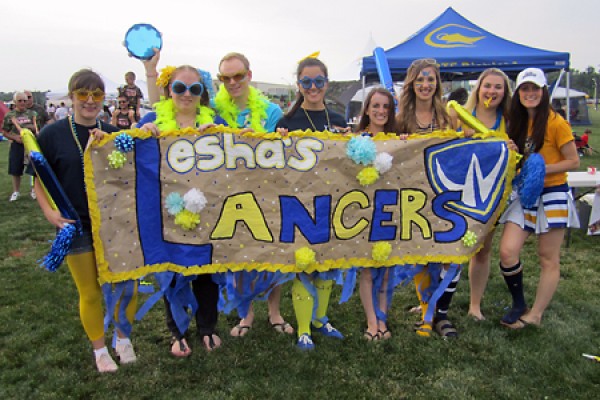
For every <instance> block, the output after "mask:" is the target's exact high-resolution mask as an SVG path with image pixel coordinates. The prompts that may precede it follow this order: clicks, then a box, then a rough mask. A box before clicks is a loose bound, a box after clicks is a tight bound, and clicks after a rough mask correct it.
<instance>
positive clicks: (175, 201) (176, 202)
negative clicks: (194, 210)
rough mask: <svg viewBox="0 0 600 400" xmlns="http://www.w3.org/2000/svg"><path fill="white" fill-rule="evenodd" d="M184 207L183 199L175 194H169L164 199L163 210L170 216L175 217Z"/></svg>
mask: <svg viewBox="0 0 600 400" xmlns="http://www.w3.org/2000/svg"><path fill="white" fill-rule="evenodd" d="M184 207H185V202H184V201H183V197H182V196H181V195H180V194H179V193H177V192H171V193H169V195H168V196H167V198H166V199H165V208H166V209H167V212H168V213H169V214H171V215H177V214H179V213H180V212H181V211H183V208H184Z"/></svg>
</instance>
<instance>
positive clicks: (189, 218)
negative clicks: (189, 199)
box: [175, 209, 200, 231]
mask: <svg viewBox="0 0 600 400" xmlns="http://www.w3.org/2000/svg"><path fill="white" fill-rule="evenodd" d="M199 223H200V214H196V213H193V212H191V211H188V210H185V209H184V210H183V211H180V212H178V213H177V215H176V216H175V224H176V225H179V226H180V227H182V228H183V229H185V230H186V231H191V230H192V229H195V228H196V226H198V224H199Z"/></svg>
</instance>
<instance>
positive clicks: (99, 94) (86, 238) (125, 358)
mask: <svg viewBox="0 0 600 400" xmlns="http://www.w3.org/2000/svg"><path fill="white" fill-rule="evenodd" d="M68 88H69V97H70V98H71V100H72V102H73V116H72V117H69V118H65V119H62V120H59V121H57V122H55V123H54V124H50V125H47V126H46V127H44V128H43V129H42V131H41V132H40V136H39V140H38V141H39V146H40V149H41V150H42V152H43V154H44V156H45V158H46V160H47V162H48V164H49V166H50V167H51V168H52V170H53V171H54V173H55V175H56V177H57V178H58V180H59V183H60V184H61V186H62V188H63V190H64V191H65V193H66V195H67V196H68V198H69V200H70V201H71V203H72V204H73V206H74V207H75V210H76V211H77V214H78V215H79V218H80V220H81V223H82V225H83V235H82V236H79V237H77V238H76V239H75V240H74V241H73V244H72V246H71V249H70V252H69V254H68V255H67V257H66V261H67V265H68V267H69V271H70V272H71V275H72V277H73V280H74V281H75V285H76V287H77V291H78V294H79V312H80V318H81V322H82V325H83V328H84V330H85V332H86V334H87V336H88V339H89V340H90V342H91V343H92V347H93V349H94V354H95V359H96V367H97V368H98V371H99V372H114V371H116V370H117V369H118V367H117V365H116V363H115V362H114V360H113V359H112V357H111V356H110V354H109V353H108V350H107V348H106V345H105V339H104V313H103V307H102V300H103V296H102V290H101V287H100V285H99V283H98V271H97V267H96V259H95V256H94V248H93V244H92V233H91V221H90V216H89V210H88V202H87V194H86V188H85V183H84V173H83V150H84V149H85V147H86V145H87V143H88V140H90V139H92V140H93V138H97V139H99V138H101V137H102V136H103V135H104V132H109V133H110V132H116V131H118V129H117V128H116V127H114V126H112V125H109V124H105V123H103V122H101V121H99V120H97V116H98V113H99V112H100V109H101V108H102V102H103V100H104V82H103V81H102V78H100V76H99V75H98V74H97V73H95V72H93V71H91V70H89V69H82V70H80V71H78V72H76V73H75V74H73V76H71V79H70V80H69V87H68ZM35 191H36V194H37V200H38V203H39V205H40V208H41V209H42V211H43V213H44V216H45V217H46V219H47V220H48V222H50V223H51V224H52V225H54V226H55V227H56V228H57V229H62V228H63V227H64V225H65V224H67V223H73V222H74V221H72V220H68V219H65V218H64V217H62V216H61V214H60V212H59V211H57V210H54V209H53V208H52V207H51V206H50V201H49V199H48V198H47V197H46V192H45V191H44V189H43V188H42V186H41V183H40V181H39V179H36V180H35ZM136 307H137V288H135V289H134V292H133V295H132V298H131V301H130V302H129V304H128V305H127V308H126V315H127V319H128V321H129V323H131V322H132V321H133V319H134V315H135V311H136ZM117 336H118V337H117V338H116V347H115V350H116V353H117V355H118V356H119V359H120V363H121V364H127V363H132V362H135V361H136V359H137V357H136V355H135V352H134V350H133V346H132V344H131V341H130V339H129V338H128V337H127V335H126V334H125V333H124V332H122V331H121V330H120V329H117Z"/></svg>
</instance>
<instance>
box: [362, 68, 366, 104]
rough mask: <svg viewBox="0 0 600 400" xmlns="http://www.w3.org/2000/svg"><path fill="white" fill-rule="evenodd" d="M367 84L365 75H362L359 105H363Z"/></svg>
mask: <svg viewBox="0 0 600 400" xmlns="http://www.w3.org/2000/svg"><path fill="white" fill-rule="evenodd" d="M366 85H367V82H366V77H365V76H364V75H363V76H362V101H361V103H362V104H361V106H364V105H365V86H366Z"/></svg>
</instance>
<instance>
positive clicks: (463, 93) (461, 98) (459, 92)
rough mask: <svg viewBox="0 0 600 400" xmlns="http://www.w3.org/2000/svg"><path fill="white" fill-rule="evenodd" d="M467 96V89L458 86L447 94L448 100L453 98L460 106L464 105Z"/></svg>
mask: <svg viewBox="0 0 600 400" xmlns="http://www.w3.org/2000/svg"><path fill="white" fill-rule="evenodd" d="M468 98H469V92H467V89H465V88H463V87H460V88H458V89H454V90H453V91H452V92H450V95H449V96H448V101H450V100H454V101H456V102H457V103H458V104H460V105H461V106H464V105H465V104H466V103H467V99H468Z"/></svg>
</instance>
